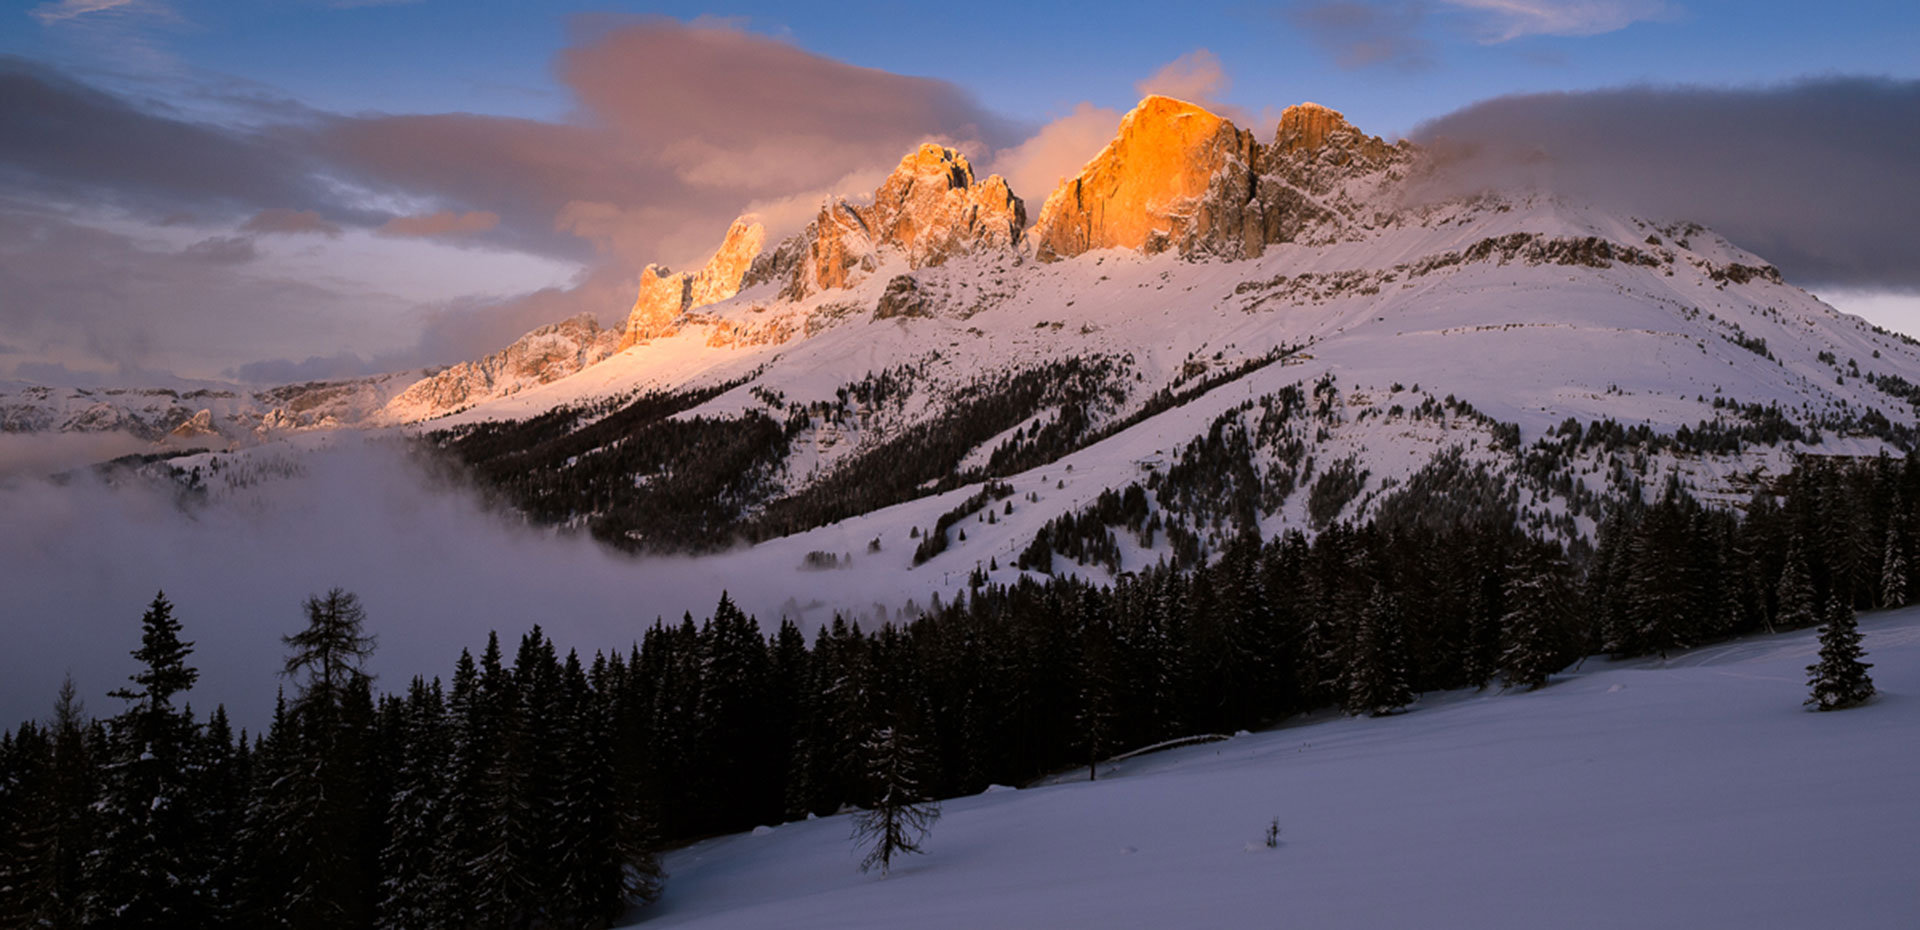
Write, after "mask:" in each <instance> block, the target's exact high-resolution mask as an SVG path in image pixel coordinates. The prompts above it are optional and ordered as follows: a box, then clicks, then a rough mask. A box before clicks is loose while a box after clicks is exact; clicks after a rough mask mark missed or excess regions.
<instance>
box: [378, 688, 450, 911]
mask: <svg viewBox="0 0 1920 930" xmlns="http://www.w3.org/2000/svg"><path fill="white" fill-rule="evenodd" d="M404 706H405V724H404V728H403V730H402V733H401V736H400V738H401V740H402V743H403V745H402V746H401V756H400V767H399V770H398V771H396V772H395V773H394V790H393V795H392V797H391V798H390V799H389V800H388V802H387V810H386V826H387V843H386V847H385V848H384V849H383V850H381V853H380V872H381V880H380V905H379V917H378V921H377V922H376V923H375V926H376V927H380V928H382V930H426V928H435V927H451V926H453V924H452V922H451V920H450V919H449V916H448V915H447V914H446V913H445V910H444V909H443V907H442V904H443V903H444V900H445V885H446V877H445V875H444V874H442V871H441V864H442V861H441V859H440V857H439V856H438V855H437V852H438V849H439V847H440V845H441V843H443V842H444V841H445V839H446V837H445V823H446V783H445V777H446V767H447V761H448V756H449V754H450V747H449V746H448V730H449V728H448V726H447V721H446V702H445V699H444V697H443V696H442V694H441V691H440V682H439V680H437V679H436V680H435V681H434V683H433V684H432V685H431V686H429V685H427V683H426V682H425V681H423V680H422V679H420V678H418V677H416V678H414V679H413V683H412V684H411V685H409V686H408V688H407V697H406V702H405V705H404Z"/></svg>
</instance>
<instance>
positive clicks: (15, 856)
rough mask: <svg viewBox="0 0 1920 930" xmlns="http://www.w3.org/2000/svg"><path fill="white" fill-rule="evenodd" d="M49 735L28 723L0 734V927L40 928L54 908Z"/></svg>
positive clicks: (51, 746) (51, 744) (51, 756)
mask: <svg viewBox="0 0 1920 930" xmlns="http://www.w3.org/2000/svg"><path fill="white" fill-rule="evenodd" d="M53 769H54V760H53V737H52V735H51V734H50V733H49V732H48V731H47V730H46V729H45V728H42V727H40V726H37V725H35V724H34V723H33V722H32V721H28V722H26V723H23V724H21V725H20V730H19V732H18V733H7V734H5V735H0V927H32V926H36V925H41V926H43V925H44V924H43V923H42V915H44V914H46V913H48V912H49V911H50V910H51V909H52V905H53V902H54V898H55V894H56V892H55V888H54V883H53V879H54V874H53V870H52V869H50V868H49V867H48V866H49V864H50V859H51V855H50V853H51V852H52V849H53V845H54V833H55V828H56V822H55V819H54V817H53V816H52V814H53V809H52V805H51V804H50V803H49V801H50V800H51V798H52V794H53Z"/></svg>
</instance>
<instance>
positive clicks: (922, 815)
mask: <svg viewBox="0 0 1920 930" xmlns="http://www.w3.org/2000/svg"><path fill="white" fill-rule="evenodd" d="M862 749H863V751H864V755H865V757H866V763H867V777H868V779H869V780H870V783H871V785H872V790H873V792H874V800H873V803H872V804H871V805H870V806H868V807H867V808H866V809H865V810H862V811H859V812H857V813H855V814H854V815H853V838H854V842H855V843H856V844H859V845H862V846H865V847H866V848H867V853H866V856H865V857H863V858H862V859H861V860H860V871H862V872H866V871H871V870H872V869H873V867H874V866H876V865H878V866H879V867H880V874H881V876H882V877H885V876H886V874H887V872H888V871H889V870H890V869H892V867H893V860H894V858H895V857H897V856H900V855H902V854H904V853H917V852H920V851H921V849H920V844H921V843H922V842H924V841H925V839H926V834H927V831H928V830H929V829H930V828H931V827H932V826H933V822H934V821H935V820H938V819H940V805H939V804H936V803H934V802H933V801H931V800H930V799H928V797H927V795H926V793H925V791H924V790H923V788H922V787H921V778H922V769H923V766H924V764H925V757H924V755H923V754H922V753H921V751H920V749H919V747H918V746H917V745H915V742H914V740H913V739H912V738H911V737H910V736H909V735H908V734H906V733H904V732H903V731H902V730H901V729H900V728H899V727H898V726H884V727H880V728H879V729H876V730H874V731H873V735H872V736H870V737H869V738H868V739H867V741H866V743H865V744H864V745H863V746H862Z"/></svg>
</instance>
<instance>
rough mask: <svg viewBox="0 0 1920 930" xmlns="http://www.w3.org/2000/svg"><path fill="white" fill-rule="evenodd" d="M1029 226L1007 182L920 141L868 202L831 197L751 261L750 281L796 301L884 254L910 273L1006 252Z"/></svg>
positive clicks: (851, 279)
mask: <svg viewBox="0 0 1920 930" xmlns="http://www.w3.org/2000/svg"><path fill="white" fill-rule="evenodd" d="M1026 225H1027V208H1026V205H1025V204H1024V203H1022V202H1021V200H1020V198H1019V197H1016V196H1014V194H1013V191H1012V189H1011V188H1009V187H1008V186H1007V182H1006V180H1005V179H1003V178H1001V177H1000V176H999V175H997V174H996V175H991V176H989V177H987V178H986V179H985V180H980V179H979V178H978V177H977V176H976V175H975V174H974V173H973V165H972V164H971V163H969V162H968V161H967V157H966V156H965V155H962V154H961V153H960V152H958V151H956V150H954V149H951V148H948V147H946V146H944V145H940V144H938V143H933V142H928V143H924V144H922V145H921V146H919V147H918V148H916V149H914V150H913V151H911V152H908V153H907V154H906V156H905V157H903V158H901V159H900V164H899V165H898V166H896V167H895V168H894V169H893V173H891V174H889V175H887V178H886V180H884V181H882V182H881V183H880V187H879V188H878V189H876V190H875V191H874V192H873V201H872V202H871V203H869V204H866V205H859V204H855V203H850V202H848V201H846V200H844V199H841V198H838V197H833V198H829V199H828V200H827V201H826V203H824V204H822V205H821V207H820V215H819V216H817V217H815V218H814V221H813V222H812V223H810V224H808V226H807V228H806V229H805V230H804V231H802V232H801V233H799V234H798V235H796V236H794V237H792V238H790V239H788V240H787V241H785V242H782V243H781V244H780V246H779V248H777V249H775V250H774V251H773V252H772V253H771V254H768V255H763V256H761V257H760V260H759V261H757V262H755V263H754V266H753V268H752V270H751V271H749V272H748V275H747V278H748V281H749V282H751V283H756V284H757V283H761V282H764V281H772V280H780V279H784V280H785V281H786V286H785V287H784V288H783V289H782V291H781V294H782V296H784V297H788V298H795V299H797V298H800V297H804V296H806V295H808V294H813V293H818V292H820V291H823V290H833V289H836V288H844V287H851V286H853V285H854V284H855V283H857V282H858V281H859V280H860V279H861V278H862V277H864V276H865V275H866V274H868V273H870V272H872V271H874V270H875V269H877V268H879V267H880V265H881V263H882V261H883V259H884V258H885V257H886V255H887V254H892V255H896V256H899V257H903V258H905V259H906V262H907V266H908V267H909V268H922V267H926V266H930V265H939V264H941V263H943V262H945V261H946V260H947V259H949V258H951V257H953V256H955V255H961V254H966V253H969V252H975V251H981V250H985V249H1010V248H1012V247H1013V246H1014V245H1016V244H1017V243H1019V241H1020V234H1021V230H1022V229H1024V228H1025V227H1026Z"/></svg>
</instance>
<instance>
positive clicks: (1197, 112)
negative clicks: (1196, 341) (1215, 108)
mask: <svg viewBox="0 0 1920 930" xmlns="http://www.w3.org/2000/svg"><path fill="white" fill-rule="evenodd" d="M1258 153H1259V146H1258V144H1257V143H1255V142H1254V140H1253V134H1252V133H1250V132H1245V131H1243V130H1240V129H1238V128H1236V127H1235V126H1234V125H1233V123H1232V122H1230V121H1228V120H1225V119H1222V118H1221V117H1219V116H1216V115H1214V114H1212V113H1209V112H1207V111H1206V110H1204V109H1202V108H1200V107H1198V106H1195V105H1193V104H1191V103H1187V102H1185V101H1181V100H1175V99H1173V98H1171V97H1162V96H1158V95H1155V96H1151V97H1148V98H1147V99H1145V100H1142V101H1140V105H1139V106H1137V107H1135V108H1134V109H1133V112H1131V113H1128V114H1127V116H1126V118H1125V119H1123V120H1121V121H1120V133H1119V135H1117V136H1115V137H1114V140H1113V141H1112V142H1110V143H1108V144H1107V147H1106V148H1105V149H1103V150H1101V152H1100V154H1099V155H1096V156H1094V159H1093V160H1092V161H1090V162H1088V163H1087V165H1086V167H1084V168H1082V169H1081V170H1080V174H1079V176H1078V177H1075V178H1072V179H1070V180H1068V181H1067V182H1066V183H1064V184H1062V185H1061V186H1060V187H1059V188H1058V189H1057V190H1055V191H1054V192H1053V194H1052V195H1051V196H1049V197H1048V198H1047V202H1046V205H1045V206H1043V207H1042V208H1041V209H1040V219H1039V221H1038V222H1036V223H1035V224H1034V228H1033V237H1034V251H1035V254H1036V255H1037V256H1038V257H1039V258H1040V259H1041V260H1042V261H1051V260H1053V259H1057V258H1067V257H1071V256H1074V255H1078V254H1080V253H1082V252H1086V251H1089V250H1092V249H1105V248H1116V247H1117V248H1125V249H1141V250H1144V251H1147V252H1160V251H1165V250H1166V249H1169V248H1174V249H1178V250H1179V251H1180V253H1181V254H1182V255H1187V254H1192V253H1196V252H1202V253H1209V254H1218V255H1224V256H1227V257H1233V258H1239V257H1251V256H1254V255H1258V254H1260V242H1259V241H1258V237H1257V236H1254V237H1253V238H1252V239H1250V238H1249V234H1250V232H1253V231H1256V230H1257V229H1258V226H1257V225H1249V220H1250V217H1249V216H1248V205H1249V203H1250V202H1251V201H1252V199H1253V198H1252V197H1251V191H1252V178H1253V169H1254V166H1255V165H1256V164H1257V160H1258Z"/></svg>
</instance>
